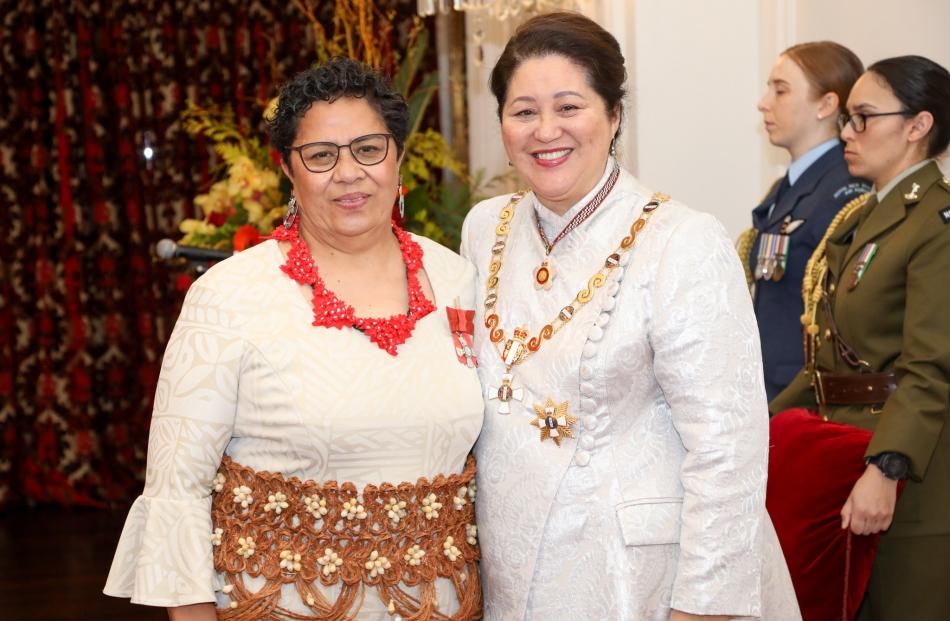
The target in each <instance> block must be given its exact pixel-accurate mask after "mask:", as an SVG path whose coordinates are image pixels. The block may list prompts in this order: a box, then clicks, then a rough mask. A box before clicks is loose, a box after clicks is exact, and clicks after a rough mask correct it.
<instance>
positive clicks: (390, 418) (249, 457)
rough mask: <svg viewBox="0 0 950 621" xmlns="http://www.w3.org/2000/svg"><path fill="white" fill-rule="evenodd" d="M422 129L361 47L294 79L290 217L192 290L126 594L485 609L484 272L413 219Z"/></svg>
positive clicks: (279, 610) (166, 369)
mask: <svg viewBox="0 0 950 621" xmlns="http://www.w3.org/2000/svg"><path fill="white" fill-rule="evenodd" d="M408 121H409V113H408V107H407V104H406V102H405V100H404V99H403V97H402V96H401V95H400V94H399V93H398V92H396V91H395V90H394V89H393V88H392V86H391V85H390V84H389V82H388V81H387V80H385V79H384V78H383V77H382V76H380V75H379V74H378V73H376V72H375V71H373V70H372V69H370V68H368V67H366V66H364V65H361V64H359V63H357V62H356V61H353V60H350V59H334V60H331V61H329V62H328V63H326V64H324V65H322V66H319V67H315V68H313V69H310V70H308V71H305V72H303V73H301V74H300V75H298V76H296V77H295V78H294V79H293V80H292V81H291V82H290V83H289V84H287V85H286V86H285V87H284V88H283V90H282V91H281V94H280V99H279V103H278V106H277V110H276V112H275V114H274V116H273V118H272V119H271V120H270V121H269V129H270V135H271V145H272V146H273V147H274V148H275V149H276V150H277V151H278V152H279V153H280V155H281V166H282V168H283V170H284V173H285V174H286V175H287V178H288V179H289V180H290V182H291V184H292V185H293V194H292V196H293V198H291V201H290V205H289V210H288V214H287V219H286V221H285V222H284V225H283V226H282V227H278V230H277V232H276V233H275V235H274V238H273V239H271V240H268V241H265V242H264V243H261V244H259V245H257V246H255V247H253V248H251V249H249V250H246V251H244V252H241V253H240V254H238V255H235V256H234V257H232V258H229V259H228V260H226V261H223V262H221V263H219V264H218V265H216V266H214V267H213V268H211V269H210V270H209V271H208V272H207V273H206V274H205V275H204V276H202V277H201V278H200V279H198V281H197V282H196V283H195V284H194V285H192V287H191V289H190V290H189V292H188V296H187V298H186V300H185V304H184V307H183V309H182V313H181V316H180V318H179V320H178V323H177V325H176V326H175V331H174V333H173V335H172V337H171V340H170V342H169V344H168V347H167V349H166V355H165V360H164V363H163V365H162V375H161V378H160V379H159V388H158V394H157V396H156V399H155V411H154V413H153V416H152V429H151V433H150V438H149V454H148V467H147V475H146V483H145V492H144V493H143V495H142V496H141V497H140V498H139V499H138V500H137V501H136V503H135V505H134V506H133V507H132V509H131V511H130V513H129V518H128V521H127V523H126V526H125V530H124V531H123V533H122V538H121V540H120V541H119V545H118V550H117V552H116V556H115V560H114V562H113V566H112V570H111V572H110V574H109V579H108V582H107V584H106V588H105V591H106V593H107V594H109V595H115V596H119V597H131V598H132V601H133V602H135V603H139V604H147V605H153V606H165V607H168V609H169V613H170V617H171V619H172V620H173V621H177V620H180V619H209V620H210V619H215V618H219V619H227V620H229V621H257V620H259V619H270V620H273V621H277V620H284V619H288V620H289V619H295V620H305V619H384V618H385V619H390V618H399V617H400V616H402V617H403V618H407V619H408V618H412V619H418V620H420V621H423V620H428V619H440V620H448V619H451V620H455V621H469V620H472V619H477V618H479V617H481V586H480V581H479V576H478V571H477V565H476V560H477V559H478V544H477V538H476V537H477V531H476V527H475V517H474V509H473V503H474V499H475V486H474V474H475V464H474V461H473V460H472V459H471V458H470V457H469V453H470V450H471V448H472V445H473V444H474V442H475V438H476V437H477V436H478V433H479V430H480V429H481V423H482V410H483V408H484V405H483V400H482V391H481V387H480V385H479V382H478V377H477V374H476V371H475V368H474V367H475V364H476V360H475V357H474V355H473V354H472V332H473V326H472V315H473V310H471V309H473V308H474V295H475V270H474V268H473V267H472V265H471V264H469V263H468V262H467V261H465V260H464V259H462V258H461V257H459V256H458V255H457V254H455V253H454V252H452V251H450V250H448V249H446V248H443V247H442V246H440V245H438V244H436V243H435V242H433V241H430V240H428V239H425V238H422V237H417V236H415V235H411V234H409V233H407V232H405V231H403V230H402V229H400V228H399V227H398V226H397V224H396V223H395V222H394V221H393V208H394V205H395V204H397V203H399V204H400V206H401V202H402V198H401V196H402V195H401V191H400V190H401V187H400V185H401V183H400V181H399V165H400V162H401V161H402V157H403V153H404V148H405V142H406V137H407V134H408ZM216 608H217V610H216Z"/></svg>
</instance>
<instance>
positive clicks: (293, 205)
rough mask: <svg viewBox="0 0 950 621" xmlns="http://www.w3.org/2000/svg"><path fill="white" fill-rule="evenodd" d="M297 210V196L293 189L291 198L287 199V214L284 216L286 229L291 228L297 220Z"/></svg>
mask: <svg viewBox="0 0 950 621" xmlns="http://www.w3.org/2000/svg"><path fill="white" fill-rule="evenodd" d="M297 211H298V209H297V197H295V196H294V193H293V190H291V192H290V200H289V201H287V215H286V216H284V228H285V229H289V228H290V227H292V226H293V225H294V222H296V221H297Z"/></svg>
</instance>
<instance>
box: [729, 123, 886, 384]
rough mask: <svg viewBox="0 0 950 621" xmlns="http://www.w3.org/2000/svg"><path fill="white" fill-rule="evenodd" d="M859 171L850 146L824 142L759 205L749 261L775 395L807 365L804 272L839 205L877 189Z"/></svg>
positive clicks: (764, 356)
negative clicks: (850, 160)
mask: <svg viewBox="0 0 950 621" xmlns="http://www.w3.org/2000/svg"><path fill="white" fill-rule="evenodd" d="M870 189H871V184H869V183H868V182H867V181H865V180H863V179H859V178H856V177H853V176H851V174H850V173H849V172H848V167H847V164H846V163H845V161H844V147H843V145H842V144H841V143H840V142H839V141H838V140H837V139H833V140H829V141H827V142H824V143H822V144H820V145H818V146H816V147H815V148H813V149H812V150H810V151H809V152H808V153H806V154H805V155H803V156H802V157H800V158H799V159H798V160H796V161H795V162H793V163H792V165H791V166H789V169H788V173H787V174H786V176H785V177H784V178H783V179H779V180H778V181H776V182H775V183H774V184H773V185H772V188H771V189H770V190H769V193H768V195H767V196H766V197H765V200H763V201H762V204H760V205H759V206H758V207H756V208H755V209H753V210H752V227H753V228H752V229H751V230H750V231H748V232H747V234H748V235H750V236H753V235H754V237H753V238H752V243H751V245H750V246H749V254H748V256H747V257H743V259H744V260H745V261H746V263H747V265H748V267H749V270H750V271H749V272H747V273H748V274H749V275H750V279H751V285H752V291H753V300H754V306H755V316H756V319H757V321H758V324H759V334H760V336H761V340H762V363H763V367H764V371H765V389H766V392H767V393H768V398H769V400H772V399H774V398H775V396H776V395H777V394H778V393H779V392H780V391H781V390H782V389H783V388H785V387H786V386H787V385H788V384H789V383H790V382H791V381H792V379H793V378H794V377H795V375H796V374H797V373H798V371H799V370H801V368H802V366H803V364H804V359H803V357H802V356H803V354H802V324H801V314H802V312H803V306H802V278H803V277H804V274H805V265H806V263H808V259H809V257H811V255H812V252H814V250H815V247H816V246H817V245H818V243H819V242H820V241H821V238H822V236H823V235H824V233H825V230H826V229H827V228H828V225H829V224H830V223H831V220H832V219H833V218H834V217H835V215H836V214H837V213H838V211H839V210H840V209H841V208H842V207H844V206H845V205H846V204H847V203H848V202H850V201H851V200H852V199H854V198H856V197H858V196H860V195H861V194H864V193H865V192H868V191H870Z"/></svg>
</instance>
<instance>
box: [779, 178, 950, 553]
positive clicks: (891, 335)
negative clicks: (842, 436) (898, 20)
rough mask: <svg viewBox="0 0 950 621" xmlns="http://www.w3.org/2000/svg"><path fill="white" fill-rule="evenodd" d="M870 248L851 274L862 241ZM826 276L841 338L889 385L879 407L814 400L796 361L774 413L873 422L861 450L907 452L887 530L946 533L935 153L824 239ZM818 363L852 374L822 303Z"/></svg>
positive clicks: (942, 255) (946, 185)
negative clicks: (873, 247) (806, 412)
mask: <svg viewBox="0 0 950 621" xmlns="http://www.w3.org/2000/svg"><path fill="white" fill-rule="evenodd" d="M872 243H876V244H877V245H878V247H877V252H876V254H875V255H874V257H873V258H872V260H871V261H870V262H869V263H868V264H867V267H866V269H865V271H864V273H863V275H862V277H861V278H860V280H859V281H858V283H857V286H855V287H854V288H850V287H851V284H852V282H853V280H854V278H855V267H856V264H857V263H858V261H859V256H860V255H861V254H862V251H864V250H865V249H866V248H868V244H872ZM825 256H826V257H827V259H828V274H827V278H826V280H825V283H824V287H825V291H826V292H827V293H828V294H829V297H830V303H831V308H832V314H833V317H834V320H835V322H836V324H837V327H838V330H839V333H840V334H841V336H842V339H843V340H844V342H846V343H847V344H848V345H850V346H851V347H852V348H853V349H854V350H855V351H856V353H857V354H858V356H859V357H860V358H861V359H862V360H863V361H865V362H867V363H868V366H869V368H867V370H868V371H873V372H884V371H892V372H893V373H894V374H895V375H896V378H897V388H896V390H895V391H894V392H893V393H891V395H890V396H889V397H888V398H887V401H886V402H885V403H884V404H883V407H881V406H871V405H827V404H825V405H822V406H820V407H819V406H818V403H817V399H816V395H815V391H814V388H813V386H812V381H811V373H810V372H809V371H808V370H807V361H806V369H803V370H802V372H800V373H799V374H798V375H797V376H796V377H795V379H794V380H793V381H792V383H791V384H790V385H789V386H788V387H787V388H786V389H785V390H784V391H782V392H781V393H779V395H778V396H777V397H776V398H775V399H774V400H773V401H772V403H771V404H770V407H769V409H770V410H771V411H772V412H773V413H778V412H781V411H782V410H785V409H788V408H793V407H807V408H811V409H817V410H818V411H819V413H820V414H821V415H822V416H824V417H827V419H828V420H831V421H834V422H839V423H844V424H848V425H854V426H857V427H861V428H864V429H870V430H873V432H874V435H873V437H872V439H871V443H870V445H869V446H868V449H867V453H866V455H867V456H871V455H878V454H880V453H883V452H886V451H896V452H899V453H903V454H904V455H906V456H907V457H909V458H910V465H911V474H910V480H909V481H908V483H907V486H906V488H905V489H904V493H903V495H902V496H901V499H900V501H899V502H898V503H897V507H896V509H895V515H894V523H893V526H892V527H891V529H890V533H891V536H898V537H899V536H919V535H938V534H950V425H948V424H947V423H948V418H950V179H947V178H944V177H943V175H942V174H941V172H940V169H939V168H938V167H937V165H936V164H935V163H934V162H930V163H928V164H926V165H925V166H923V167H922V168H921V169H919V170H917V171H915V172H914V173H912V174H910V175H908V176H907V177H906V178H905V179H903V180H902V181H901V182H900V183H898V184H897V185H896V186H895V187H894V188H892V189H891V191H890V192H889V193H888V194H887V195H886V196H885V197H884V201H883V202H882V203H880V204H874V201H873V200H872V201H869V202H868V203H867V204H866V205H865V206H864V207H862V208H860V209H858V210H857V211H855V212H854V213H852V214H850V215H849V216H848V217H847V218H846V219H845V220H844V221H842V222H841V223H840V225H839V226H838V227H837V229H836V230H835V231H834V232H833V233H832V234H831V235H830V237H829V238H828V243H827V247H826V254H825ZM816 319H817V322H818V329H819V331H818V335H817V342H818V349H817V351H816V354H815V367H816V368H817V369H818V370H819V371H822V372H831V373H856V372H857V371H856V370H855V369H854V368H853V367H852V366H850V365H849V364H848V363H847V362H845V361H844V360H843V359H842V358H841V356H840V355H839V354H838V353H837V351H836V347H835V343H834V341H833V340H832V336H831V331H830V330H829V323H828V319H827V317H826V316H825V312H824V311H823V309H822V307H821V306H819V308H818V312H817V313H816Z"/></svg>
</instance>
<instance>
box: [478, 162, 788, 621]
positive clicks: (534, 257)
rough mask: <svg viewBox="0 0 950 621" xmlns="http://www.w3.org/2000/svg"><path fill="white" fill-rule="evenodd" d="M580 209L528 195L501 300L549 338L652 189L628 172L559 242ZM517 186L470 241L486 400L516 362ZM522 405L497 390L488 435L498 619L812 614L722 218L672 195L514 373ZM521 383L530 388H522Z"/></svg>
mask: <svg viewBox="0 0 950 621" xmlns="http://www.w3.org/2000/svg"><path fill="white" fill-rule="evenodd" d="M612 166H613V161H612V160H610V161H608V164H607V169H606V170H605V173H604V177H603V178H602V179H601V181H600V183H599V184H598V185H597V187H595V188H594V189H593V190H592V191H591V193H590V194H589V195H588V196H586V197H584V198H583V199H582V200H581V201H580V202H579V203H578V204H577V205H576V206H575V207H574V208H573V209H572V210H570V211H569V212H568V213H567V214H565V216H564V217H558V216H557V215H555V214H553V213H551V212H550V211H548V210H546V209H544V208H542V207H540V206H539V205H537V203H536V201H535V198H534V195H533V194H531V193H529V194H527V195H526V196H525V197H524V199H522V201H521V202H520V204H519V205H518V206H517V207H516V209H515V214H514V216H513V219H512V220H511V224H510V236H509V238H508V240H507V247H506V248H505V250H504V254H503V265H502V267H501V270H500V272H499V277H500V284H499V285H498V289H497V294H498V301H497V305H496V306H495V310H496V312H497V314H498V315H499V317H500V327H501V328H503V329H504V330H505V332H506V338H508V337H511V336H512V334H513V330H514V328H516V327H518V326H524V327H525V328H526V329H527V330H528V332H529V336H531V337H533V336H535V335H536V334H538V332H539V331H540V329H541V327H542V326H543V325H544V324H545V323H547V322H550V321H552V320H553V319H554V318H555V317H556V316H557V315H558V313H559V312H560V311H561V309H562V308H563V307H565V306H566V305H567V304H568V303H570V302H571V301H572V300H573V299H574V296H575V295H576V294H577V292H578V291H579V290H581V289H582V288H584V287H586V286H587V284H588V279H589V278H590V277H591V276H592V275H594V274H595V273H597V272H598V270H600V269H601V267H603V266H604V264H605V259H607V257H608V256H609V255H610V254H611V253H613V252H614V251H615V249H616V248H617V246H618V244H619V242H620V240H621V239H622V238H623V237H624V236H625V235H627V234H628V232H629V230H630V227H631V225H632V224H633V223H634V221H636V220H637V218H638V217H639V216H640V214H641V213H642V210H643V207H644V206H645V205H646V204H647V202H648V201H649V200H650V198H651V191H650V190H648V189H646V188H644V187H642V186H641V185H640V184H639V182H637V180H636V179H634V178H633V177H632V176H631V175H629V174H628V173H626V172H625V171H621V173H620V177H619V179H618V181H617V183H616V186H615V187H614V188H613V191H612V192H611V193H610V194H609V195H608V197H607V199H606V200H605V201H604V203H603V204H602V205H601V207H600V208H599V209H598V210H597V211H596V212H594V215H593V216H592V217H590V218H589V219H588V220H587V221H585V222H584V223H583V224H582V225H580V226H579V227H578V228H577V229H576V230H574V231H573V232H572V233H571V234H569V235H568V236H567V237H565V238H564V240H563V241H561V242H560V243H559V244H557V245H556V246H555V248H554V250H553V252H552V253H551V263H552V265H553V267H554V269H555V270H556V277H555V279H554V281H553V283H552V286H551V288H550V289H547V290H545V289H540V290H539V289H536V288H535V287H534V278H533V271H534V270H535V269H536V268H537V267H538V266H539V265H540V264H541V261H542V259H543V258H544V247H543V246H542V243H541V241H540V238H539V235H538V232H537V229H536V224H535V216H534V215H533V213H532V212H534V211H535V210H536V209H537V210H538V213H539V216H540V218H541V221H542V224H543V225H544V226H545V227H546V234H547V236H548V239H554V238H555V236H556V235H557V234H558V232H560V230H561V228H562V227H564V225H566V224H567V223H568V222H569V221H570V219H571V217H572V216H573V215H574V214H575V213H576V212H577V211H578V210H579V209H580V207H581V206H583V205H584V204H586V203H587V202H588V201H589V200H590V199H591V198H592V197H593V196H594V195H595V194H596V193H597V191H598V189H599V188H600V186H601V185H602V184H603V183H604V182H605V181H606V179H607V176H608V171H609V170H610V169H611V168H612ZM508 200H509V197H508V196H499V197H496V198H493V199H490V200H487V201H484V202H482V203H480V204H479V205H476V206H475V207H474V208H473V209H472V211H471V212H470V213H469V215H468V217H467V219H466V222H465V226H464V230H463V242H462V244H463V246H462V248H463V249H462V254H463V256H466V257H468V258H469V259H471V260H472V261H473V262H474V263H475V266H476V268H477V269H478V271H479V281H480V287H481V292H480V295H479V296H478V311H477V313H476V331H475V339H476V352H477V353H478V356H479V359H480V364H479V375H480V376H481V378H482V384H483V386H485V387H486V389H487V392H486V396H491V395H494V394H497V388H498V386H499V385H500V382H501V379H502V374H503V373H504V371H505V367H504V365H503V364H502V362H501V358H500V356H499V353H498V352H497V351H496V349H495V347H494V346H493V345H492V343H491V342H490V340H489V338H488V334H487V332H486V330H485V327H484V317H485V312H486V311H485V303H484V297H485V280H486V278H487V277H488V266H489V262H490V260H491V256H492V248H493V246H494V245H495V243H496V235H495V227H496V225H497V224H498V221H499V213H500V212H501V210H502V209H503V208H504V207H505V205H506V204H508ZM512 373H513V383H512V387H513V388H514V389H515V390H516V391H517V390H518V389H520V390H522V391H523V393H521V396H522V399H521V401H512V402H511V410H512V411H511V413H510V414H507V415H504V414H499V413H498V404H499V401H497V400H491V401H486V410H485V423H484V427H483V430H482V435H481V436H480V437H479V440H478V444H477V445H476V455H477V457H478V460H479V462H478V463H479V469H478V475H477V477H478V489H479V502H478V505H477V506H476V512H477V516H478V529H479V531H478V532H479V540H480V544H481V549H482V560H481V572H482V585H483V589H484V598H485V604H484V614H485V619H486V621H514V620H518V621H520V620H522V619H528V620H532V621H534V620H537V621H541V620H543V621H558V620H565V621H566V620H568V619H598V620H614V621H667V620H668V618H669V615H670V609H671V608H676V609H679V610H683V611H685V612H690V613H694V614H709V615H713V614H722V615H733V616H735V617H753V618H763V619H767V620H768V621H776V620H782V621H785V620H798V619H800V616H799V612H798V606H797V604H796V601H795V595H794V592H793V590H792V585H791V581H790V578H789V575H788V570H787V568H786V566H785V561H784V558H783V556H782V552H781V549H780V548H779V546H778V540H777V539H776V537H775V533H774V530H773V529H772V525H771V521H770V520H769V518H768V515H767V514H766V512H765V482H766V472H767V468H766V465H767V453H768V448H767V442H768V411H767V408H766V401H765V391H764V384H763V379H762V364H761V359H760V349H759V340H758V333H757V330H756V323H755V318H754V316H753V313H752V305H751V301H750V299H749V294H748V290H747V289H746V287H745V281H744V277H743V272H742V266H741V264H740V263H739V259H738V257H737V256H736V253H735V250H734V249H733V247H732V244H731V242H730V240H729V239H728V238H727V237H726V235H725V232H724V231H723V229H722V226H721V225H720V224H719V223H718V222H716V220H715V219H714V218H712V217H711V216H708V215H705V214H700V213H698V212H695V211H692V210H690V209H688V208H687V207H685V206H684V205H682V204H678V203H676V202H675V201H670V202H666V203H664V204H662V205H661V206H660V207H659V208H658V210H657V211H656V212H655V213H654V215H653V216H652V218H651V219H650V220H649V221H648V223H647V225H646V227H645V228H644V229H643V230H642V231H640V233H639V235H638V239H637V242H636V244H635V245H634V246H633V247H632V249H631V250H630V252H628V253H627V254H626V255H624V257H623V258H622V259H621V266H620V267H618V268H616V269H614V270H612V271H610V272H609V275H608V277H607V281H606V283H605V284H604V286H602V287H600V288H597V289H595V293H594V296H593V298H592V300H591V301H590V303H588V304H587V305H586V306H584V307H583V308H581V309H580V310H578V311H577V312H576V313H575V315H574V317H573V319H572V320H571V321H570V322H569V323H567V324H566V325H565V326H564V327H563V328H562V329H561V330H560V331H558V332H556V333H555V334H554V336H553V337H552V338H551V339H550V340H548V341H546V342H544V344H543V345H542V346H541V348H540V349H539V350H538V351H537V353H535V354H533V355H531V356H530V357H529V358H527V359H526V360H524V361H523V362H522V363H520V364H517V365H515V366H514V368H513V371H512ZM516 394H517V393H516ZM548 398H551V399H552V400H553V402H554V403H555V404H560V403H563V402H567V404H568V413H569V414H570V415H572V416H576V417H577V418H578V421H577V423H576V424H575V425H574V430H573V433H574V438H568V437H566V436H564V435H562V436H561V446H560V447H558V446H556V445H555V444H554V442H553V441H551V440H550V439H547V440H545V441H542V440H541V430H540V429H539V428H538V427H536V426H532V425H531V424H530V423H531V421H532V420H533V419H534V418H535V407H534V406H535V405H536V404H542V405H543V404H545V403H546V402H547V399H548Z"/></svg>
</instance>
